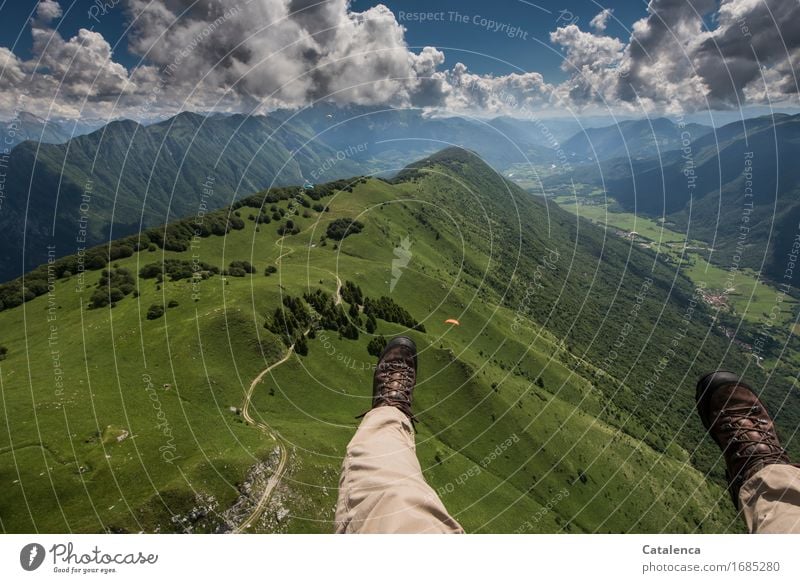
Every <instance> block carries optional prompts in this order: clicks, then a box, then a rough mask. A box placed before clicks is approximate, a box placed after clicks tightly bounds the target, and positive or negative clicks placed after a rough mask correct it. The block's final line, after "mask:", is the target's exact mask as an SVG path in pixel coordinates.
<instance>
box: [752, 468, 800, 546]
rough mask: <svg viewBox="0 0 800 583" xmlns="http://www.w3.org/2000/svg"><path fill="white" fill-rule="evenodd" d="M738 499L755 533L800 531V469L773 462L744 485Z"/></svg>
mask: <svg viewBox="0 0 800 583" xmlns="http://www.w3.org/2000/svg"><path fill="white" fill-rule="evenodd" d="M739 500H740V503H741V508H742V516H743V517H744V521H745V523H747V528H748V529H749V530H750V532H752V533H758V534H767V533H800V468H797V467H795V466H790V465H787V464H770V465H768V466H765V467H763V468H762V469H760V470H759V471H758V472H756V473H755V474H754V475H753V476H752V477H751V478H750V479H749V480H747V481H746V482H745V483H744V484H742V487H741V489H740V490H739Z"/></svg>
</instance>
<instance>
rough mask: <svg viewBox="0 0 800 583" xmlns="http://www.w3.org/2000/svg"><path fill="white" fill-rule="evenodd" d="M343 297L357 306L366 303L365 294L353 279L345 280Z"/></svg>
mask: <svg viewBox="0 0 800 583" xmlns="http://www.w3.org/2000/svg"><path fill="white" fill-rule="evenodd" d="M341 293H342V299H343V300H344V301H346V302H347V303H348V304H355V305H357V306H362V305H364V294H363V293H362V291H361V288H360V287H359V286H357V285H356V284H354V283H353V282H352V281H345V282H344V285H343V286H342V292H341Z"/></svg>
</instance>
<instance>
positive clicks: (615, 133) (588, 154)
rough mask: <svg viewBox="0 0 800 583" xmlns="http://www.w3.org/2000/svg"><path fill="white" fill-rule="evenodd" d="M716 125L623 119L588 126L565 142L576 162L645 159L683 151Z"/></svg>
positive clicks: (563, 147)
mask: <svg viewBox="0 0 800 583" xmlns="http://www.w3.org/2000/svg"><path fill="white" fill-rule="evenodd" d="M712 130H713V128H711V127H709V126H704V125H700V124H696V123H689V124H683V125H679V124H677V123H675V122H673V121H671V120H669V119H667V118H664V117H660V118H654V119H642V120H629V121H621V122H619V123H618V124H615V125H611V126H607V127H601V128H586V129H584V130H582V131H579V132H577V133H576V134H575V135H573V136H572V137H571V138H569V139H568V140H567V141H566V142H564V144H563V145H562V149H563V150H564V152H566V154H567V156H568V157H569V158H570V159H571V161H572V162H591V161H593V160H610V159H612V158H626V159H627V158H631V159H634V160H635V159H641V158H650V157H653V156H658V155H659V153H663V152H669V151H672V150H679V149H680V148H681V147H682V144H683V143H684V142H686V143H688V142H691V141H693V140H696V139H698V138H701V137H703V136H705V135H706V134H708V133H710V132H711V131H712Z"/></svg>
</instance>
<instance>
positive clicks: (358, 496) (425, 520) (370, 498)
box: [335, 336, 464, 533]
mask: <svg viewBox="0 0 800 583" xmlns="http://www.w3.org/2000/svg"><path fill="white" fill-rule="evenodd" d="M416 380H417V349H416V346H415V345H414V342H413V341H412V340H411V339H410V338H406V337H402V336H401V337H399V338H395V339H393V340H392V341H391V342H389V344H388V345H387V346H386V349H385V350H384V351H383V354H382V355H381V357H380V359H379V360H378V366H377V368H376V370H375V377H374V379H373V386H372V410H370V411H369V412H368V413H367V414H366V415H365V417H364V420H363V421H362V422H361V425H360V426H359V428H358V431H356V434H355V436H354V437H353V439H352V440H351V441H350V443H349V444H348V446H347V453H346V455H345V458H344V462H343V463H342V476H341V479H340V480H339V500H338V502H337V505H336V519H335V520H336V532H337V533H462V532H464V530H463V529H462V528H461V526H460V525H459V524H458V522H456V521H455V520H454V519H453V518H452V517H451V516H450V515H449V514H448V513H447V510H445V507H444V505H443V504H442V501H441V500H439V497H438V496H437V495H436V492H434V491H433V489H432V488H431V487H430V486H429V485H428V484H427V483H426V482H425V478H424V477H423V476H422V469H421V468H420V465H419V460H418V459H417V454H416V446H415V443H414V428H413V426H412V419H414V416H413V414H412V412H411V402H412V395H413V391H414V386H415V384H416Z"/></svg>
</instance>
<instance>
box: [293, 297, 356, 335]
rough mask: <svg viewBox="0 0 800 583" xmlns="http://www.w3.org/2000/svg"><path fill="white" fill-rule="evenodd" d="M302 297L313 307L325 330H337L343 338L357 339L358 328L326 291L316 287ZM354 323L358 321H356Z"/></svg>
mask: <svg viewBox="0 0 800 583" xmlns="http://www.w3.org/2000/svg"><path fill="white" fill-rule="evenodd" d="M303 298H304V299H305V300H306V301H307V302H308V304H309V305H310V306H311V307H313V308H314V310H315V311H316V312H317V315H318V317H319V325H320V326H321V327H322V328H324V329H325V330H332V331H336V332H339V334H340V335H341V336H342V337H343V338H349V339H350V340H358V328H357V327H356V325H355V324H354V323H353V321H352V320H351V318H348V317H347V313H346V312H345V311H344V307H343V306H342V305H341V304H339V305H336V302H335V301H334V299H333V296H331V295H330V294H328V293H325V292H324V291H322V290H321V289H316V290H314V291H313V292H311V293H306V294H304V295H303ZM356 323H359V322H358V321H356Z"/></svg>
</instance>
